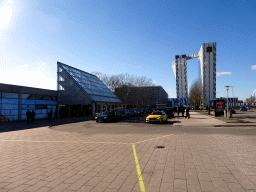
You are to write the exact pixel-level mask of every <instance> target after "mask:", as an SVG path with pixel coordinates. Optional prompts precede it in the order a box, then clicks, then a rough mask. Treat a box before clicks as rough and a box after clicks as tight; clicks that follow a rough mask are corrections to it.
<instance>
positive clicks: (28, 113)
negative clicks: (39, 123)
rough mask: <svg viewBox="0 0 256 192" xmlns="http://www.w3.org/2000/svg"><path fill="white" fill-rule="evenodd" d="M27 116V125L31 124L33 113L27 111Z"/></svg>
mask: <svg viewBox="0 0 256 192" xmlns="http://www.w3.org/2000/svg"><path fill="white" fill-rule="evenodd" d="M26 116H27V123H30V118H31V113H30V111H29V110H27V112H26Z"/></svg>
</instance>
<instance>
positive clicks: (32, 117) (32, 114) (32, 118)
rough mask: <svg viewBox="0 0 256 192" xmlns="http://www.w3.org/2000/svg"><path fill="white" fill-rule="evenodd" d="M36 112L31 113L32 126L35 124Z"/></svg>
mask: <svg viewBox="0 0 256 192" xmlns="http://www.w3.org/2000/svg"><path fill="white" fill-rule="evenodd" d="M35 115H36V114H35V112H34V110H32V112H31V123H32V124H34V120H35Z"/></svg>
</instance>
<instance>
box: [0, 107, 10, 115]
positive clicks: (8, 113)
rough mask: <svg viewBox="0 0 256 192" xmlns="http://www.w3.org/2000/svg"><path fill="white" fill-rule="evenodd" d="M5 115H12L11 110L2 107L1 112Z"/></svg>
mask: <svg viewBox="0 0 256 192" xmlns="http://www.w3.org/2000/svg"><path fill="white" fill-rule="evenodd" d="M1 114H2V115H3V116H6V115H11V110H3V109H2V113H1Z"/></svg>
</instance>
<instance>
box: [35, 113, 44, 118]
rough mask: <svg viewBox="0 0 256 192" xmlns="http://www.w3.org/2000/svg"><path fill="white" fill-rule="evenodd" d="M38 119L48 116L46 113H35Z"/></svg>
mask: <svg viewBox="0 0 256 192" xmlns="http://www.w3.org/2000/svg"><path fill="white" fill-rule="evenodd" d="M35 118H36V119H42V118H46V114H36V115H35Z"/></svg>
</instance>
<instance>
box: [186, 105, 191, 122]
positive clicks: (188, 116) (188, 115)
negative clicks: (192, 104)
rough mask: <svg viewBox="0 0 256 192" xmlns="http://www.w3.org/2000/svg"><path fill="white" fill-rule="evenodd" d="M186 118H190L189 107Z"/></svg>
mask: <svg viewBox="0 0 256 192" xmlns="http://www.w3.org/2000/svg"><path fill="white" fill-rule="evenodd" d="M186 118H188V119H189V118H190V114H189V107H187V108H186Z"/></svg>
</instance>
